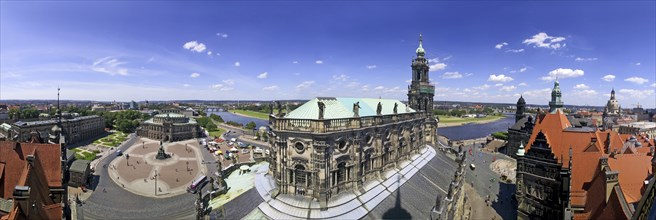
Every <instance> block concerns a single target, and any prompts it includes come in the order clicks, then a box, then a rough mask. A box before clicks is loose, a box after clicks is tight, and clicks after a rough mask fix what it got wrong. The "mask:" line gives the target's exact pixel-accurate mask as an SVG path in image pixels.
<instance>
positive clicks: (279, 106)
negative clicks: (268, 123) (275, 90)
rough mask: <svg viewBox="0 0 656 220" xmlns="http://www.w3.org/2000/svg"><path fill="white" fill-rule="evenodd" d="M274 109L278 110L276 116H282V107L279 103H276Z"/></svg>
mask: <svg viewBox="0 0 656 220" xmlns="http://www.w3.org/2000/svg"><path fill="white" fill-rule="evenodd" d="M276 107H277V108H278V116H281V115H282V105H281V104H280V101H276Z"/></svg>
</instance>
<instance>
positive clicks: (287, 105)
mask: <svg viewBox="0 0 656 220" xmlns="http://www.w3.org/2000/svg"><path fill="white" fill-rule="evenodd" d="M286 114H289V103H285V115H286Z"/></svg>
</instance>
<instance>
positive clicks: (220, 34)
mask: <svg viewBox="0 0 656 220" xmlns="http://www.w3.org/2000/svg"><path fill="white" fill-rule="evenodd" d="M216 36H218V37H220V38H228V34H226V33H216Z"/></svg>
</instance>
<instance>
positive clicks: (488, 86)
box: [473, 84, 490, 90]
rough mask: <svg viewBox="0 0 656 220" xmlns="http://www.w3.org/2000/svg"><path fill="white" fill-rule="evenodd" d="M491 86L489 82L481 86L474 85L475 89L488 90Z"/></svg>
mask: <svg viewBox="0 0 656 220" xmlns="http://www.w3.org/2000/svg"><path fill="white" fill-rule="evenodd" d="M489 88H490V85H488V84H483V85H481V86H476V87H474V88H473V89H478V90H486V89H489Z"/></svg>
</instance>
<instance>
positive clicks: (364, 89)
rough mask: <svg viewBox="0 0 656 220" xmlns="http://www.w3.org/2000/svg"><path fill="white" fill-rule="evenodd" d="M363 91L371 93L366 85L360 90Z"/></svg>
mask: <svg viewBox="0 0 656 220" xmlns="http://www.w3.org/2000/svg"><path fill="white" fill-rule="evenodd" d="M360 89H361V90H362V91H365V92H366V91H369V85H364V86H362V88H360Z"/></svg>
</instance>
